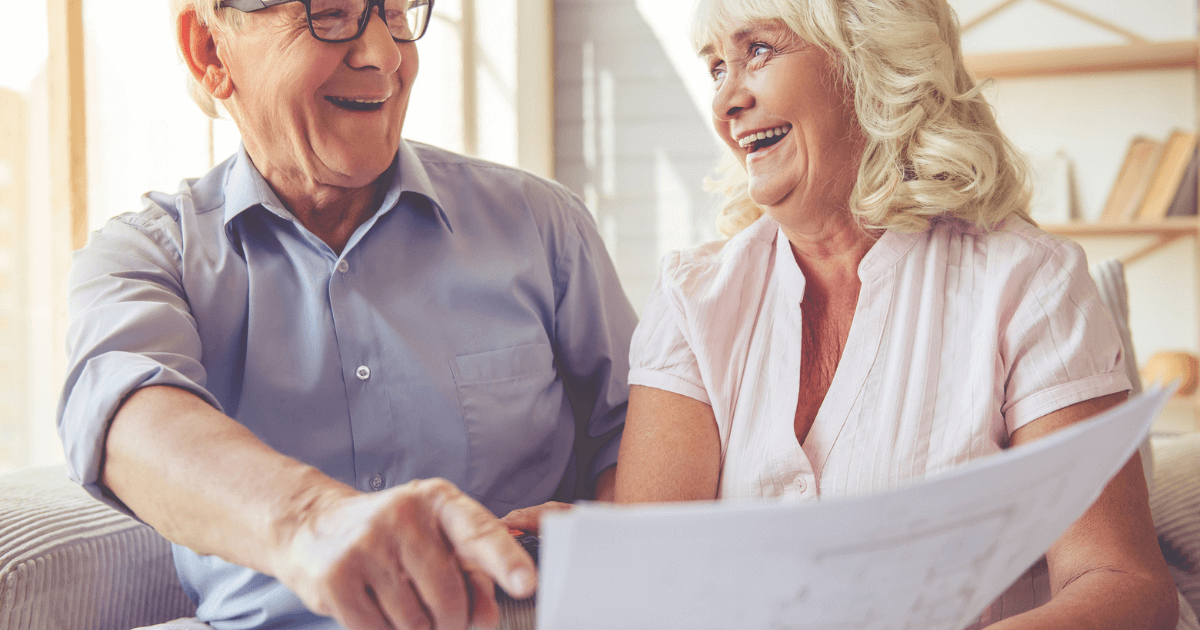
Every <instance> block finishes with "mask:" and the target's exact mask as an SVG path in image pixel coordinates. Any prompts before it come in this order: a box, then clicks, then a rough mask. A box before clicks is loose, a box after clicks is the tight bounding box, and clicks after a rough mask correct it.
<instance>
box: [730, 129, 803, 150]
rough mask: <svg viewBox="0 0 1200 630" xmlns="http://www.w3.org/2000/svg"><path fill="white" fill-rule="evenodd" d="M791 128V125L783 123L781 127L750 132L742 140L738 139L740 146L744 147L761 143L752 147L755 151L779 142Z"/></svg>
mask: <svg viewBox="0 0 1200 630" xmlns="http://www.w3.org/2000/svg"><path fill="white" fill-rule="evenodd" d="M791 130H792V127H791V125H781V126H779V127H775V128H774V129H767V130H766V131H760V132H758V133H752V134H748V135H746V136H745V137H743V138H742V139H741V140H738V146H740V147H742V148H743V149H744V148H746V147H749V146H750V145H754V144H756V143H759V144H757V145H756V146H754V147H752V148H751V149H750V150H751V152H754V151H757V150H759V149H761V148H763V147H766V146H770V145H772V144H775V143H776V142H779V139H781V138H783V136H785V135H787V133H788V132H789V131H791ZM764 140H770V142H763V141H764Z"/></svg>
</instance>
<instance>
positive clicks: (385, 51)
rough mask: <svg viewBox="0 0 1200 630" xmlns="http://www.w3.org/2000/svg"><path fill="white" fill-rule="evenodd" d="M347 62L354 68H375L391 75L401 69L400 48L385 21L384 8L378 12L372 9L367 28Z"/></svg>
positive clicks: (379, 8) (354, 46)
mask: <svg viewBox="0 0 1200 630" xmlns="http://www.w3.org/2000/svg"><path fill="white" fill-rule="evenodd" d="M346 62H347V63H349V64H350V66H351V67H353V68H367V67H374V68H377V69H379V71H380V72H382V73H384V74H391V73H393V72H395V71H396V70H397V69H398V68H399V67H400V47H399V46H398V45H397V44H396V40H394V39H392V33H391V31H389V30H388V25H387V22H385V21H384V20H383V7H382V6H378V11H377V10H376V7H371V14H370V16H369V17H368V18H367V28H366V30H364V31H363V34H362V36H361V37H359V38H358V39H356V40H354V41H353V42H352V46H351V51H350V55H349V57H348V58H347V60H346Z"/></svg>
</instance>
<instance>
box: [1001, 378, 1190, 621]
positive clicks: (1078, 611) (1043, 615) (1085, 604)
mask: <svg viewBox="0 0 1200 630" xmlns="http://www.w3.org/2000/svg"><path fill="white" fill-rule="evenodd" d="M1125 397H1126V395H1125V394H1124V393H1119V394H1110V395H1108V396H1101V397H1099V398H1093V399H1091V400H1086V401H1084V402H1081V403H1077V404H1075V405H1071V406H1070V407H1066V408H1064V409H1060V410H1058V411H1056V412H1054V413H1051V414H1048V415H1045V416H1042V417H1041V418H1038V419H1037V420H1035V421H1033V422H1030V423H1029V424H1027V425H1025V426H1023V427H1021V428H1020V429H1017V430H1016V431H1014V432H1013V434H1012V444H1013V445H1014V446H1016V445H1019V444H1027V443H1029V442H1032V441H1034V440H1037V439H1039V438H1041V437H1044V436H1046V435H1049V434H1050V433H1053V432H1054V431H1057V430H1058V429H1061V428H1064V427H1067V426H1069V425H1071V424H1074V423H1076V422H1079V421H1081V420H1084V419H1087V418H1090V417H1091V416H1094V415H1096V414H1098V413H1100V412H1102V411H1104V410H1105V409H1108V408H1109V407H1113V406H1115V405H1117V404H1120V403H1121V402H1122V401H1124V400H1125ZM1046 562H1047V565H1048V566H1049V569H1050V588H1051V596H1052V599H1051V601H1050V602H1049V603H1048V604H1046V605H1044V606H1042V607H1040V608H1036V609H1034V610H1031V611H1029V612H1027V613H1025V614H1022V615H1017V616H1015V617H1011V618H1009V619H1006V620H1004V621H1002V622H1000V623H997V624H995V625H993V626H989V627H990V628H994V629H995V630H1017V629H1022V630H1032V629H1035V628H1037V629H1041V628H1047V629H1049V628H1062V629H1068V628H1070V629H1074V628H1094V629H1097V630H1101V629H1107V628H1111V629H1113V630H1141V629H1146V630H1173V629H1174V628H1175V624H1176V623H1177V617H1178V614H1179V605H1178V599H1177V598H1176V595H1175V584H1174V583H1173V582H1172V581H1171V575H1170V574H1169V573H1168V572H1167V565H1166V562H1165V561H1164V560H1163V557H1162V552H1161V551H1159V548H1158V542H1157V539H1156V537H1155V534H1154V522H1153V520H1152V519H1151V517H1150V506H1149V503H1148V492H1147V491H1146V479H1145V476H1144V475H1143V474H1142V464H1141V459H1140V457H1139V456H1138V455H1137V454H1136V453H1135V454H1134V456H1133V458H1132V459H1131V460H1129V462H1128V463H1127V464H1125V466H1124V467H1123V468H1122V469H1121V471H1120V472H1118V473H1117V475H1116V476H1115V477H1113V478H1112V480H1111V481H1109V482H1108V486H1106V487H1105V489H1104V492H1103V493H1101V495H1100V498H1099V499H1097V500H1096V502H1095V503H1094V504H1092V506H1091V507H1090V508H1088V511H1087V512H1085V513H1084V514H1083V516H1082V517H1080V519H1079V520H1078V521H1076V522H1075V523H1074V524H1073V525H1071V527H1070V528H1069V529H1067V531H1066V532H1065V533H1064V534H1063V535H1062V537H1061V538H1059V539H1058V541H1057V542H1055V543H1054V546H1052V547H1051V548H1050V550H1049V551H1048V552H1046Z"/></svg>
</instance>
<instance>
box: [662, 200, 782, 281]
mask: <svg viewBox="0 0 1200 630" xmlns="http://www.w3.org/2000/svg"><path fill="white" fill-rule="evenodd" d="M778 232H779V226H778V224H776V223H775V222H774V221H772V220H771V219H770V217H767V216H766V215H764V216H763V217H761V218H759V220H757V221H755V222H754V223H753V224H752V225H750V227H747V228H746V229H744V230H742V231H741V232H739V233H737V234H736V235H734V236H733V237H731V238H728V239H724V240H717V241H709V242H707V243H702V244H700V245H697V246H695V247H691V248H689V249H683V250H678V251H673V252H670V253H668V254H667V255H666V256H665V257H664V258H663V263H662V281H663V284H664V286H665V287H666V288H668V289H669V290H672V291H678V292H681V293H683V294H684V295H691V296H700V295H712V294H714V293H721V292H722V289H723V288H726V287H729V286H730V285H733V284H737V285H740V284H741V281H742V280H743V279H744V277H745V275H746V274H747V273H754V272H761V271H765V270H766V269H767V268H769V263H770V259H771V255H772V254H773V253H774V250H775V239H776V237H777V235H778Z"/></svg>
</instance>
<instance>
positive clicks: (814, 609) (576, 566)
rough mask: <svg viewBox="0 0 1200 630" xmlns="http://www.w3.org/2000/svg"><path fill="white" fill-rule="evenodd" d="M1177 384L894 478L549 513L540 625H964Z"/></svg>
mask: <svg viewBox="0 0 1200 630" xmlns="http://www.w3.org/2000/svg"><path fill="white" fill-rule="evenodd" d="M1169 395H1170V391H1164V390H1158V389H1156V390H1153V391H1149V392H1147V393H1146V394H1143V395H1142V396H1139V397H1136V398H1134V399H1132V400H1130V401H1128V402H1126V403H1125V404H1124V405H1121V406H1120V407H1117V408H1115V409H1113V410H1110V411H1109V412H1107V413H1105V414H1102V415H1100V416H1098V417H1096V418H1094V419H1092V420H1089V421H1087V422H1084V423H1081V424H1079V425H1076V426H1074V427H1071V428H1069V429H1066V430H1063V431H1060V432H1058V433H1055V434H1053V435H1051V436H1049V437H1046V438H1044V439H1041V440H1038V441H1037V442H1035V443H1034V444H1030V445H1027V446H1022V447H1017V448H1012V449H1009V450H1007V451H1004V452H1002V453H1000V454H998V455H995V456H993V457H989V458H986V459H983V460H979V461H977V462H973V463H971V464H969V465H967V466H964V467H962V468H960V469H957V470H955V471H952V472H949V473H947V474H945V475H942V476H939V477H936V478H933V479H929V480H926V481H923V482H920V483H917V484H915V485H912V486H908V487H905V488H901V489H899V490H895V491H892V492H888V493H885V494H879V495H874V496H869V497H861V498H854V499H844V500H828V501H820V502H811V503H781V502H766V503H712V502H706V503H687V504H672V505H660V506H650V507H632V508H631V507H614V506H604V505H600V504H591V505H584V506H580V507H578V508H577V509H575V510H572V511H570V512H567V513H564V514H554V515H548V516H547V517H546V520H545V521H544V522H543V524H542V544H541V562H542V564H541V576H540V588H539V593H538V628H539V629H540V630H590V629H593V628H594V629H597V630H637V629H640V628H645V629H647V630H650V629H653V630H670V629H673V628H679V629H687V630H705V629H710V628H711V629H713V630H717V629H720V630H727V629H732V628H752V629H757V628H764V629H766V628H789V629H803V630H818V629H820V630H834V629H839V630H840V629H845V630H872V629H879V630H883V629H887V630H896V629H900V628H914V629H917V628H919V629H921V630H941V629H945V630H960V629H961V628H964V627H966V626H967V625H969V624H971V623H973V622H974V620H975V619H976V618H978V616H979V614H980V613H981V612H982V611H983V609H984V608H985V607H986V606H987V605H988V604H990V603H991V602H992V601H993V600H994V599H995V598H996V597H998V596H999V595H1000V594H1001V593H1002V592H1004V590H1005V589H1006V588H1008V586H1009V585H1010V584H1011V583H1012V582H1013V580H1015V579H1016V578H1017V577H1019V576H1020V575H1021V574H1022V573H1024V572H1025V570H1026V569H1028V568H1029V566H1030V565H1031V564H1033V563H1034V562H1035V561H1037V560H1038V558H1040V557H1041V556H1042V555H1043V554H1044V553H1045V552H1046V550H1047V549H1048V548H1049V547H1050V545H1051V544H1053V542H1054V541H1055V540H1056V539H1057V538H1058V537H1059V536H1060V535H1061V534H1062V532H1063V531H1065V530H1066V528H1067V527H1068V526H1070V524H1071V523H1073V522H1074V521H1075V520H1076V519H1078V518H1079V516H1080V515H1082V514H1083V512H1084V511H1085V510H1086V509H1087V507H1088V506H1090V505H1091V503H1092V502H1093V501H1094V500H1095V499H1096V497H1097V496H1099V494H1100V491H1101V490H1102V489H1103V488H1104V486H1105V484H1106V483H1107V482H1108V480H1109V479H1111V478H1112V476H1113V475H1115V474H1116V472H1117V471H1118V470H1120V468H1121V467H1122V466H1123V465H1124V463H1125V462H1126V461H1127V460H1128V459H1129V458H1130V457H1131V456H1132V455H1133V453H1134V452H1135V451H1136V450H1137V447H1138V444H1139V443H1140V442H1141V441H1142V439H1143V438H1144V437H1145V436H1146V434H1147V432H1148V431H1149V429H1150V424H1151V422H1152V421H1153V419H1154V416H1155V415H1157V413H1158V411H1159V410H1160V409H1161V408H1162V405H1163V404H1164V403H1165V401H1166V399H1167V398H1168V397H1169Z"/></svg>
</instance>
